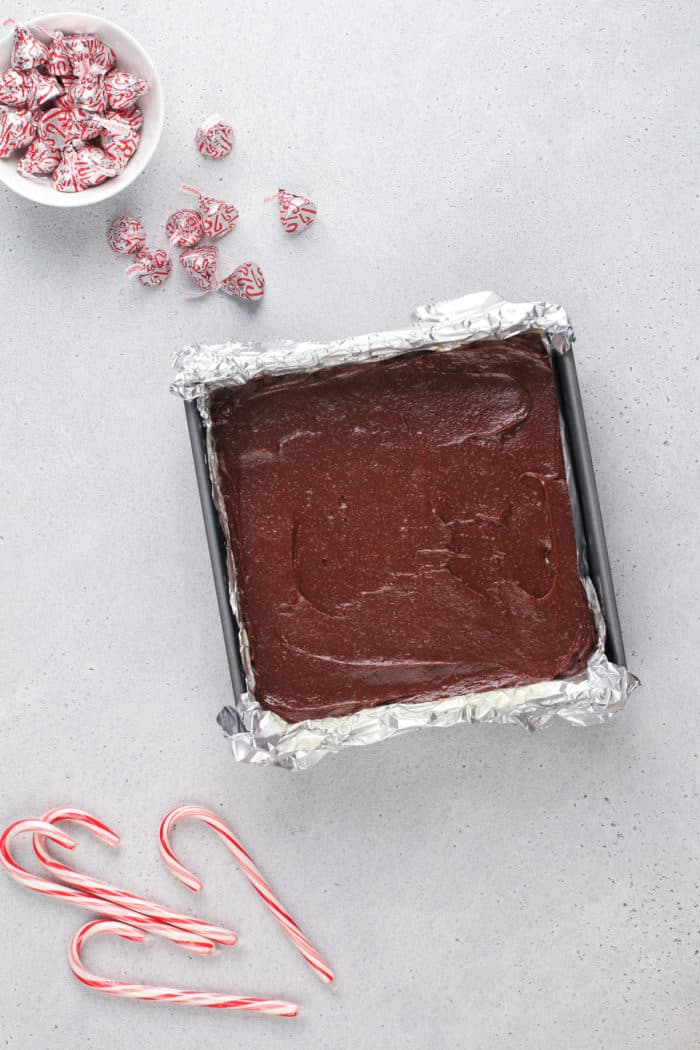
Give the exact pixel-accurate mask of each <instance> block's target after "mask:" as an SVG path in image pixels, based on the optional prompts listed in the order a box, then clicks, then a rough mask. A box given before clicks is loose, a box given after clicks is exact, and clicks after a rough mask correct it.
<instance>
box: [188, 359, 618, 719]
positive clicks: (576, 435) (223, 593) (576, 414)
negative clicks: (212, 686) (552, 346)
mask: <svg viewBox="0 0 700 1050" xmlns="http://www.w3.org/2000/svg"><path fill="white" fill-rule="evenodd" d="M552 363H553V371H554V379H555V382H556V385H557V390H558V394H559V404H560V408H561V414H562V418H563V420H564V426H565V428H566V434H567V439H568V446H569V450H570V453H571V465H572V471H573V475H574V483H575V486H576V491H577V497H578V503H579V507H580V511H581V518H582V523H583V531H584V541H585V545H586V556H587V561H588V571H589V574H590V577H591V579H592V580H593V583H594V584H595V588H596V591H597V592H598V597H599V599H600V604H601V606H602V609H603V615H604V617H605V622H606V625H607V636H606V646H605V648H606V653H607V655H608V657H609V659H610V660H612V661H613V663H615V664H618V665H619V666H626V663H627V662H626V659H625V648H624V645H623V642H622V631H621V630H620V620H619V616H618V612H617V602H616V600H615V589H614V587H613V581H612V575H611V572H610V560H609V558H608V548H607V544H606V542H605V532H604V530H603V519H602V516H601V513H600V502H599V500H598V490H597V488H596V483H595V474H594V472H593V462H592V460H591V450H590V446H589V443H588V433H587V430H586V421H585V418H584V414H583V404H582V402H581V391H580V388H579V384H578V377H577V375H576V363H575V361H574V355H573V352H572V351H568V352H567V353H565V354H563V355H558V354H555V355H553V357H552ZM185 412H186V414H187V426H188V429H189V433H190V442H191V444H192V455H193V456H194V467H195V473H196V476H197V487H198V488H199V498H200V500H201V503H202V514H203V515H204V529H205V531H206V536H207V543H208V545H209V554H210V557H211V564H212V570H213V573H214V586H215V588H216V598H217V601H218V603H219V613H220V615H221V625H222V627H223V631H224V644H225V646H226V656H227V659H228V666H229V671H230V672H231V682H232V684H233V692H234V694H235V696H236V699H238V698H239V697H240V695H241V693H242V692H244V690H245V685H244V676H243V669H242V666H241V654H240V651H239V648H238V626H237V624H236V620H235V617H234V615H233V610H232V609H231V604H230V601H229V587H228V570H227V568H226V541H225V539H224V535H223V533H222V531H221V526H220V525H219V518H218V514H217V512H216V507H215V506H214V501H213V498H212V492H211V478H210V476H209V463H208V460H207V441H206V432H205V428H204V423H203V422H202V419H201V416H200V414H199V409H198V408H197V405H196V402H194V401H187V402H185Z"/></svg>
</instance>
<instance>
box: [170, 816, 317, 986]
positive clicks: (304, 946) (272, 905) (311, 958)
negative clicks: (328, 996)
mask: <svg viewBox="0 0 700 1050" xmlns="http://www.w3.org/2000/svg"><path fill="white" fill-rule="evenodd" d="M187 817H193V818H195V819H196V820H202V821H204V823H205V824H208V825H209V827H210V828H212V829H213V830H214V831H215V832H216V833H217V835H219V836H220V837H221V838H222V839H223V841H224V843H225V845H226V847H227V849H228V850H229V852H230V853H232V854H233V856H234V857H235V858H236V860H237V861H238V863H239V864H240V866H241V868H242V869H243V871H244V872H245V874H246V875H247V877H248V879H249V881H250V883H251V885H252V887H253V889H254V890H255V892H256V893H258V894H259V895H260V896H261V897H262V899H263V900H264V901H265V904H267V906H268V908H269V909H270V911H271V912H272V914H273V915H274V916H275V918H276V919H277V921H278V923H279V924H280V926H281V927H282V929H283V930H284V932H285V933H286V934H287V936H288V937H289V939H290V941H291V942H292V943H293V944H294V945H295V946H296V948H297V950H298V951H299V952H300V953H301V955H303V957H304V958H305V959H306V961H307V962H308V964H309V966H311V968H312V969H313V970H315V971H316V973H317V974H318V976H319V977H320V978H321V980H322V981H325V982H326V983H327V984H330V982H331V981H332V980H333V979H334V974H333V971H332V970H331V968H330V966H329V965H328V963H327V962H325V961H324V959H323V958H322V957H321V955H319V953H318V952H317V951H316V949H315V948H314V947H313V945H312V944H311V943H310V941H309V940H308V939H307V938H306V937H305V936H304V934H303V933H302V932H301V930H300V929H299V927H298V926H297V924H296V923H295V922H294V919H292V917H291V916H290V915H289V914H288V913H287V912H286V911H285V909H284V908H283V907H282V905H281V903H280V901H279V900H278V899H277V897H276V896H275V894H274V893H273V892H272V890H271V889H270V887H269V885H268V884H267V882H266V881H265V879H264V878H263V876H262V874H261V872H260V871H259V870H258V868H257V867H256V866H255V863H254V862H253V859H252V857H251V856H250V855H249V854H248V853H247V852H246V850H245V849H244V848H243V846H242V845H241V844H240V842H239V841H238V839H237V838H236V837H235V835H234V834H233V832H232V831H231V829H230V828H229V827H227V825H226V824H224V822H223V821H222V820H220V819H219V817H217V816H216V814H215V813H212V812H211V811H210V810H208V809H203V808H202V807H200V806H179V807H178V808H177V809H173V810H172V811H171V812H170V813H168V814H167V815H166V816H165V817H163V820H162V822H161V825H160V852H161V856H162V857H163V860H164V861H165V863H166V864H167V866H168V867H169V868H170V870H171V871H172V872H173V874H174V875H175V876H176V877H177V878H178V879H180V881H181V882H184V884H185V885H186V886H189V888H190V889H191V890H194V892H195V893H198V892H199V891H200V890H201V888H202V883H201V882H200V880H199V879H198V878H197V876H196V875H193V874H192V872H191V871H188V870H187V868H185V867H184V865H182V864H181V863H180V861H179V860H178V859H177V857H176V856H175V854H174V853H173V851H172V849H171V846H170V841H169V840H170V833H171V831H172V829H173V827H174V826H175V824H177V823H178V821H180V820H184V819H185V818H187Z"/></svg>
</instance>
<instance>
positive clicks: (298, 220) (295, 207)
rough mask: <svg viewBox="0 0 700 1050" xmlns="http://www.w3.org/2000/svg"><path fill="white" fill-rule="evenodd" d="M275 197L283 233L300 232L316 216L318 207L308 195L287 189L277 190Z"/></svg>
mask: <svg viewBox="0 0 700 1050" xmlns="http://www.w3.org/2000/svg"><path fill="white" fill-rule="evenodd" d="M277 198H278V201H279V209H280V222H281V223H282V229H283V230H284V232H285V233H300V232H301V231H302V230H305V229H307V228H308V227H309V226H310V225H311V223H312V222H313V221H314V219H315V218H316V215H317V213H318V209H317V208H316V205H315V204H314V203H313V201H310V200H309V198H308V197H302V196H301V195H300V194H297V193H290V192H289V190H278V191H277Z"/></svg>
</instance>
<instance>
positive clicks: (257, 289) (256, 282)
mask: <svg viewBox="0 0 700 1050" xmlns="http://www.w3.org/2000/svg"><path fill="white" fill-rule="evenodd" d="M219 287H220V288H221V290H222V291H224V292H226V293H227V294H228V295H234V296H235V297H236V298H237V299H245V300H247V301H248V302H259V301H260V300H261V299H262V297H263V295H264V294H265V277H264V274H263V272H262V270H261V269H260V267H259V266H258V264H257V263H254V262H245V263H241V265H240V266H237V267H236V269H235V270H234V271H233V273H231V274H229V275H228V277H225V278H224V279H223V281H222V282H221V284H220V285H219Z"/></svg>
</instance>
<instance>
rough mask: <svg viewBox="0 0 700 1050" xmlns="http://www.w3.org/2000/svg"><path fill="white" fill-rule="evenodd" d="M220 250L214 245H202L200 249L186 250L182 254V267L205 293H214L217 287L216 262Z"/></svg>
mask: <svg viewBox="0 0 700 1050" xmlns="http://www.w3.org/2000/svg"><path fill="white" fill-rule="evenodd" d="M218 255H219V249H218V248H217V247H216V246H215V245H213V244H202V245H200V246H199V247H198V248H185V250H184V252H180V265H181V266H182V268H183V270H186V272H187V273H188V274H189V275H190V277H192V279H193V280H194V281H196V283H197V284H198V285H199V287H200V289H201V290H202V291H203V292H212V291H214V289H215V288H216V287H217V281H216V261H217V258H218Z"/></svg>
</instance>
